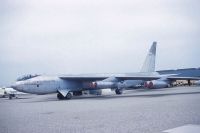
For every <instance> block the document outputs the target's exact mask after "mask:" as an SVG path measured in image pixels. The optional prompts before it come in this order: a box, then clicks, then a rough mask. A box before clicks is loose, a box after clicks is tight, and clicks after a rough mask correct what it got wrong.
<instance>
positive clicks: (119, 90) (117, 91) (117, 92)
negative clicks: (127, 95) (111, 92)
mask: <svg viewBox="0 0 200 133" xmlns="http://www.w3.org/2000/svg"><path fill="white" fill-rule="evenodd" d="M122 92H123V90H122V89H116V90H115V93H116V94H117V95H121V94H122Z"/></svg>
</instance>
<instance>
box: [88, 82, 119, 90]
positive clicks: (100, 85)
mask: <svg viewBox="0 0 200 133" xmlns="http://www.w3.org/2000/svg"><path fill="white" fill-rule="evenodd" d="M92 84H93V86H95V88H97V89H106V88H114V87H115V82H105V81H97V82H92Z"/></svg>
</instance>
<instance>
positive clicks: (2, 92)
mask: <svg viewBox="0 0 200 133" xmlns="http://www.w3.org/2000/svg"><path fill="white" fill-rule="evenodd" d="M22 94H25V93H22V92H19V91H16V90H14V89H13V88H5V87H3V88H0V97H2V98H5V97H8V98H9V99H12V98H14V97H15V98H18V97H17V96H18V95H22Z"/></svg>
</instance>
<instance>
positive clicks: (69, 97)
mask: <svg viewBox="0 0 200 133" xmlns="http://www.w3.org/2000/svg"><path fill="white" fill-rule="evenodd" d="M65 99H67V100H69V99H72V93H71V92H68V93H67V95H66V96H65Z"/></svg>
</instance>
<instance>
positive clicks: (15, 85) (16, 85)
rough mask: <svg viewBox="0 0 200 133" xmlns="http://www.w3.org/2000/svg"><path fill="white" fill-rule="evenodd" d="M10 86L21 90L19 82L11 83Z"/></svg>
mask: <svg viewBox="0 0 200 133" xmlns="http://www.w3.org/2000/svg"><path fill="white" fill-rule="evenodd" d="M11 88H13V89H15V90H17V91H21V87H20V84H18V83H14V84H12V85H11Z"/></svg>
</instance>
